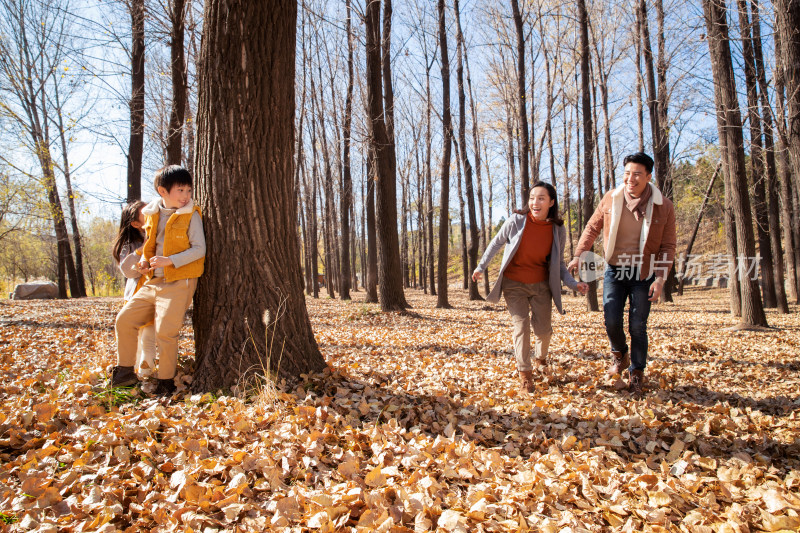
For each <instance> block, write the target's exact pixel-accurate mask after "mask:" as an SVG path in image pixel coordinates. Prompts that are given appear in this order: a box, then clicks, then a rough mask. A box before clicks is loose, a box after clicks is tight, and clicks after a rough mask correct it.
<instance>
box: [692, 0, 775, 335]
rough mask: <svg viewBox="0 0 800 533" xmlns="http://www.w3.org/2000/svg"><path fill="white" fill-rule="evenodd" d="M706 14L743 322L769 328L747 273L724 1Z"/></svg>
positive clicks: (746, 208)
mask: <svg viewBox="0 0 800 533" xmlns="http://www.w3.org/2000/svg"><path fill="white" fill-rule="evenodd" d="M703 12H704V14H705V19H706V29H707V31H708V48H709V51H710V57H711V66H712V73H713V77H714V94H715V100H716V107H717V117H718V124H719V126H720V128H719V135H720V137H725V138H726V152H725V153H724V154H723V157H725V158H726V159H727V161H728V165H727V170H728V171H729V173H730V180H729V181H730V188H729V189H726V191H725V194H726V196H727V195H730V197H731V205H732V207H733V212H734V216H735V218H736V245H737V250H738V254H741V255H742V256H743V258H740V257H736V260H737V266H738V267H739V268H738V269H737V273H738V277H739V281H740V285H741V287H740V288H741V299H742V322H743V324H744V325H746V326H767V318H766V315H765V314H764V308H763V305H762V301H761V291H760V290H759V287H758V283H757V281H756V280H754V279H752V276H750V275H749V273H748V272H747V266H749V265H747V264H742V263H743V262H745V263H746V262H749V261H751V260H753V258H755V237H754V235H753V217H752V213H751V212H750V200H749V197H748V190H747V175H746V169H745V163H744V138H743V134H742V119H741V114H740V112H739V102H738V100H737V95H736V84H735V81H734V74H733V64H732V61H731V52H730V42H729V38H728V24H727V20H726V6H725V3H724V0H703ZM742 259H743V260H744V261H742Z"/></svg>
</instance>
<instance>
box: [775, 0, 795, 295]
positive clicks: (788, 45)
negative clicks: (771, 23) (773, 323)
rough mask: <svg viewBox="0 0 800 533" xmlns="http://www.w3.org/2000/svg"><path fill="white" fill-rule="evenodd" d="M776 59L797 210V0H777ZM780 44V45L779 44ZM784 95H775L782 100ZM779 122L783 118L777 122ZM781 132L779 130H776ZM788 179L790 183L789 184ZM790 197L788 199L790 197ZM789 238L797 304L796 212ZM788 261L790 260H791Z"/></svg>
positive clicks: (792, 187)
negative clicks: (792, 252) (791, 245)
mask: <svg viewBox="0 0 800 533" xmlns="http://www.w3.org/2000/svg"><path fill="white" fill-rule="evenodd" d="M775 14H776V21H775V26H776V30H777V31H776V35H775V41H776V43H775V44H776V46H775V49H776V56H777V58H776V59H777V63H778V64H779V65H780V66H779V68H778V69H777V70H778V73H779V75H780V77H781V82H782V85H783V86H784V89H785V92H786V103H785V106H779V108H781V111H782V113H781V116H782V117H783V116H784V113H785V116H786V128H785V130H786V133H785V135H784V137H785V139H782V140H783V141H784V144H785V146H786V149H787V151H788V154H789V157H788V161H789V162H791V169H790V171H789V172H784V180H785V182H786V184H785V185H784V187H787V188H789V189H791V190H794V192H795V198H794V199H792V201H791V202H787V205H788V204H794V206H795V208H797V207H798V204H800V202H798V199H797V195H798V190H797V189H798V187H800V0H776V1H775ZM778 41H780V43H778ZM782 94H783V91H778V97H779V98H781V97H782ZM780 120H781V121H782V120H783V118H781V119H780ZM779 130H780V126H779ZM789 177H791V181H792V183H791V184H790V183H789V181H790V180H789ZM790 196H791V195H790ZM791 218H792V222H791V226H792V235H793V238H794V259H793V260H794V262H795V280H794V283H795V291H796V292H797V298H796V300H797V302H798V303H800V268H798V266H797V265H800V220H798V216H797V210H794V211H793V212H792V214H791ZM790 260H791V259H790Z"/></svg>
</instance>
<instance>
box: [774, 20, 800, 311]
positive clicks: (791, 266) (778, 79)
mask: <svg viewBox="0 0 800 533" xmlns="http://www.w3.org/2000/svg"><path fill="white" fill-rule="evenodd" d="M779 36H780V34H779V33H776V34H775V48H776V49H777V50H780V44H781V43H780V37H779ZM776 60H777V64H778V66H777V67H776V69H775V95H776V99H777V102H776V103H777V106H776V107H777V110H776V117H775V125H776V126H777V130H778V132H779V135H778V138H779V140H780V144H779V146H780V150H779V154H780V172H781V178H780V181H781V227H782V229H783V241H784V243H785V244H786V265H787V266H788V277H789V291H788V292H789V297H790V298H792V299H793V300H794V301H795V303H800V268H798V267H800V260H796V259H795V258H796V257H797V255H800V249H798V244H800V243H798V241H797V239H795V229H796V226H797V225H800V224H798V222H797V220H796V219H795V218H794V214H793V212H792V204H793V203H794V201H793V197H794V192H793V191H792V173H791V168H792V164H791V161H790V159H789V148H788V146H787V145H788V133H787V131H786V130H787V127H786V123H785V112H784V110H785V108H786V106H785V101H784V95H783V93H784V84H783V73H782V70H783V69H782V67H781V66H780V55H777V56H776Z"/></svg>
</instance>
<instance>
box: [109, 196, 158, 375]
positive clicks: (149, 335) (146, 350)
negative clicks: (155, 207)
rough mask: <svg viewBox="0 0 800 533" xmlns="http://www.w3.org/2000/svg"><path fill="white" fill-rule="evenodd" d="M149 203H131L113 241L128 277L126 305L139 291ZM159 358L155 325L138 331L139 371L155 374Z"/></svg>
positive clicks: (137, 358) (116, 253) (118, 260)
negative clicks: (139, 264)
mask: <svg viewBox="0 0 800 533" xmlns="http://www.w3.org/2000/svg"><path fill="white" fill-rule="evenodd" d="M145 205H146V204H145V203H144V202H142V201H136V202H131V203H129V204H128V205H126V206H125V208H124V209H123V210H122V217H121V218H120V222H119V233H118V234H117V239H116V240H115V241H114V248H113V250H112V252H111V253H112V255H113V256H114V260H115V261H116V262H117V263H118V264H119V270H120V272H122V275H123V276H125V278H127V281H126V282H125V292H124V293H123V302H127V301H128V300H130V299H131V297H132V296H133V294H134V293H135V292H136V291H137V290H138V289H139V287H140V286H141V285H140V281H141V276H142V275H141V273H140V272H139V270H138V269H137V266H136V263H138V261H139V258H140V257H141V248H142V246H143V245H144V240H145V237H146V234H145V232H144V220H145V219H144V214H142V208H143V207H144V206H145ZM155 358H156V332H155V326H154V325H153V323H152V322H151V323H149V324H147V325H146V326H144V327H142V328H141V329H139V344H138V349H137V351H136V368H135V370H136V372H137V373H139V374H144V375H149V374H151V373H152V372H153V367H154V365H155Z"/></svg>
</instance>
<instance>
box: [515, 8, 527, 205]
mask: <svg viewBox="0 0 800 533" xmlns="http://www.w3.org/2000/svg"><path fill="white" fill-rule="evenodd" d="M511 13H512V16H513V18H514V28H515V29H516V31H517V111H518V113H519V171H520V178H521V183H520V198H521V200H522V205H523V206H524V205H527V203H528V193H529V192H530V191H528V189H530V187H531V184H530V174H529V172H530V169H529V168H528V155H529V153H530V140H529V138H528V116H527V114H526V113H527V106H526V103H525V101H526V97H525V93H526V92H527V91H526V87H525V30H524V28H523V27H522V14H521V13H520V10H519V2H518V1H517V0H511Z"/></svg>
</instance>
